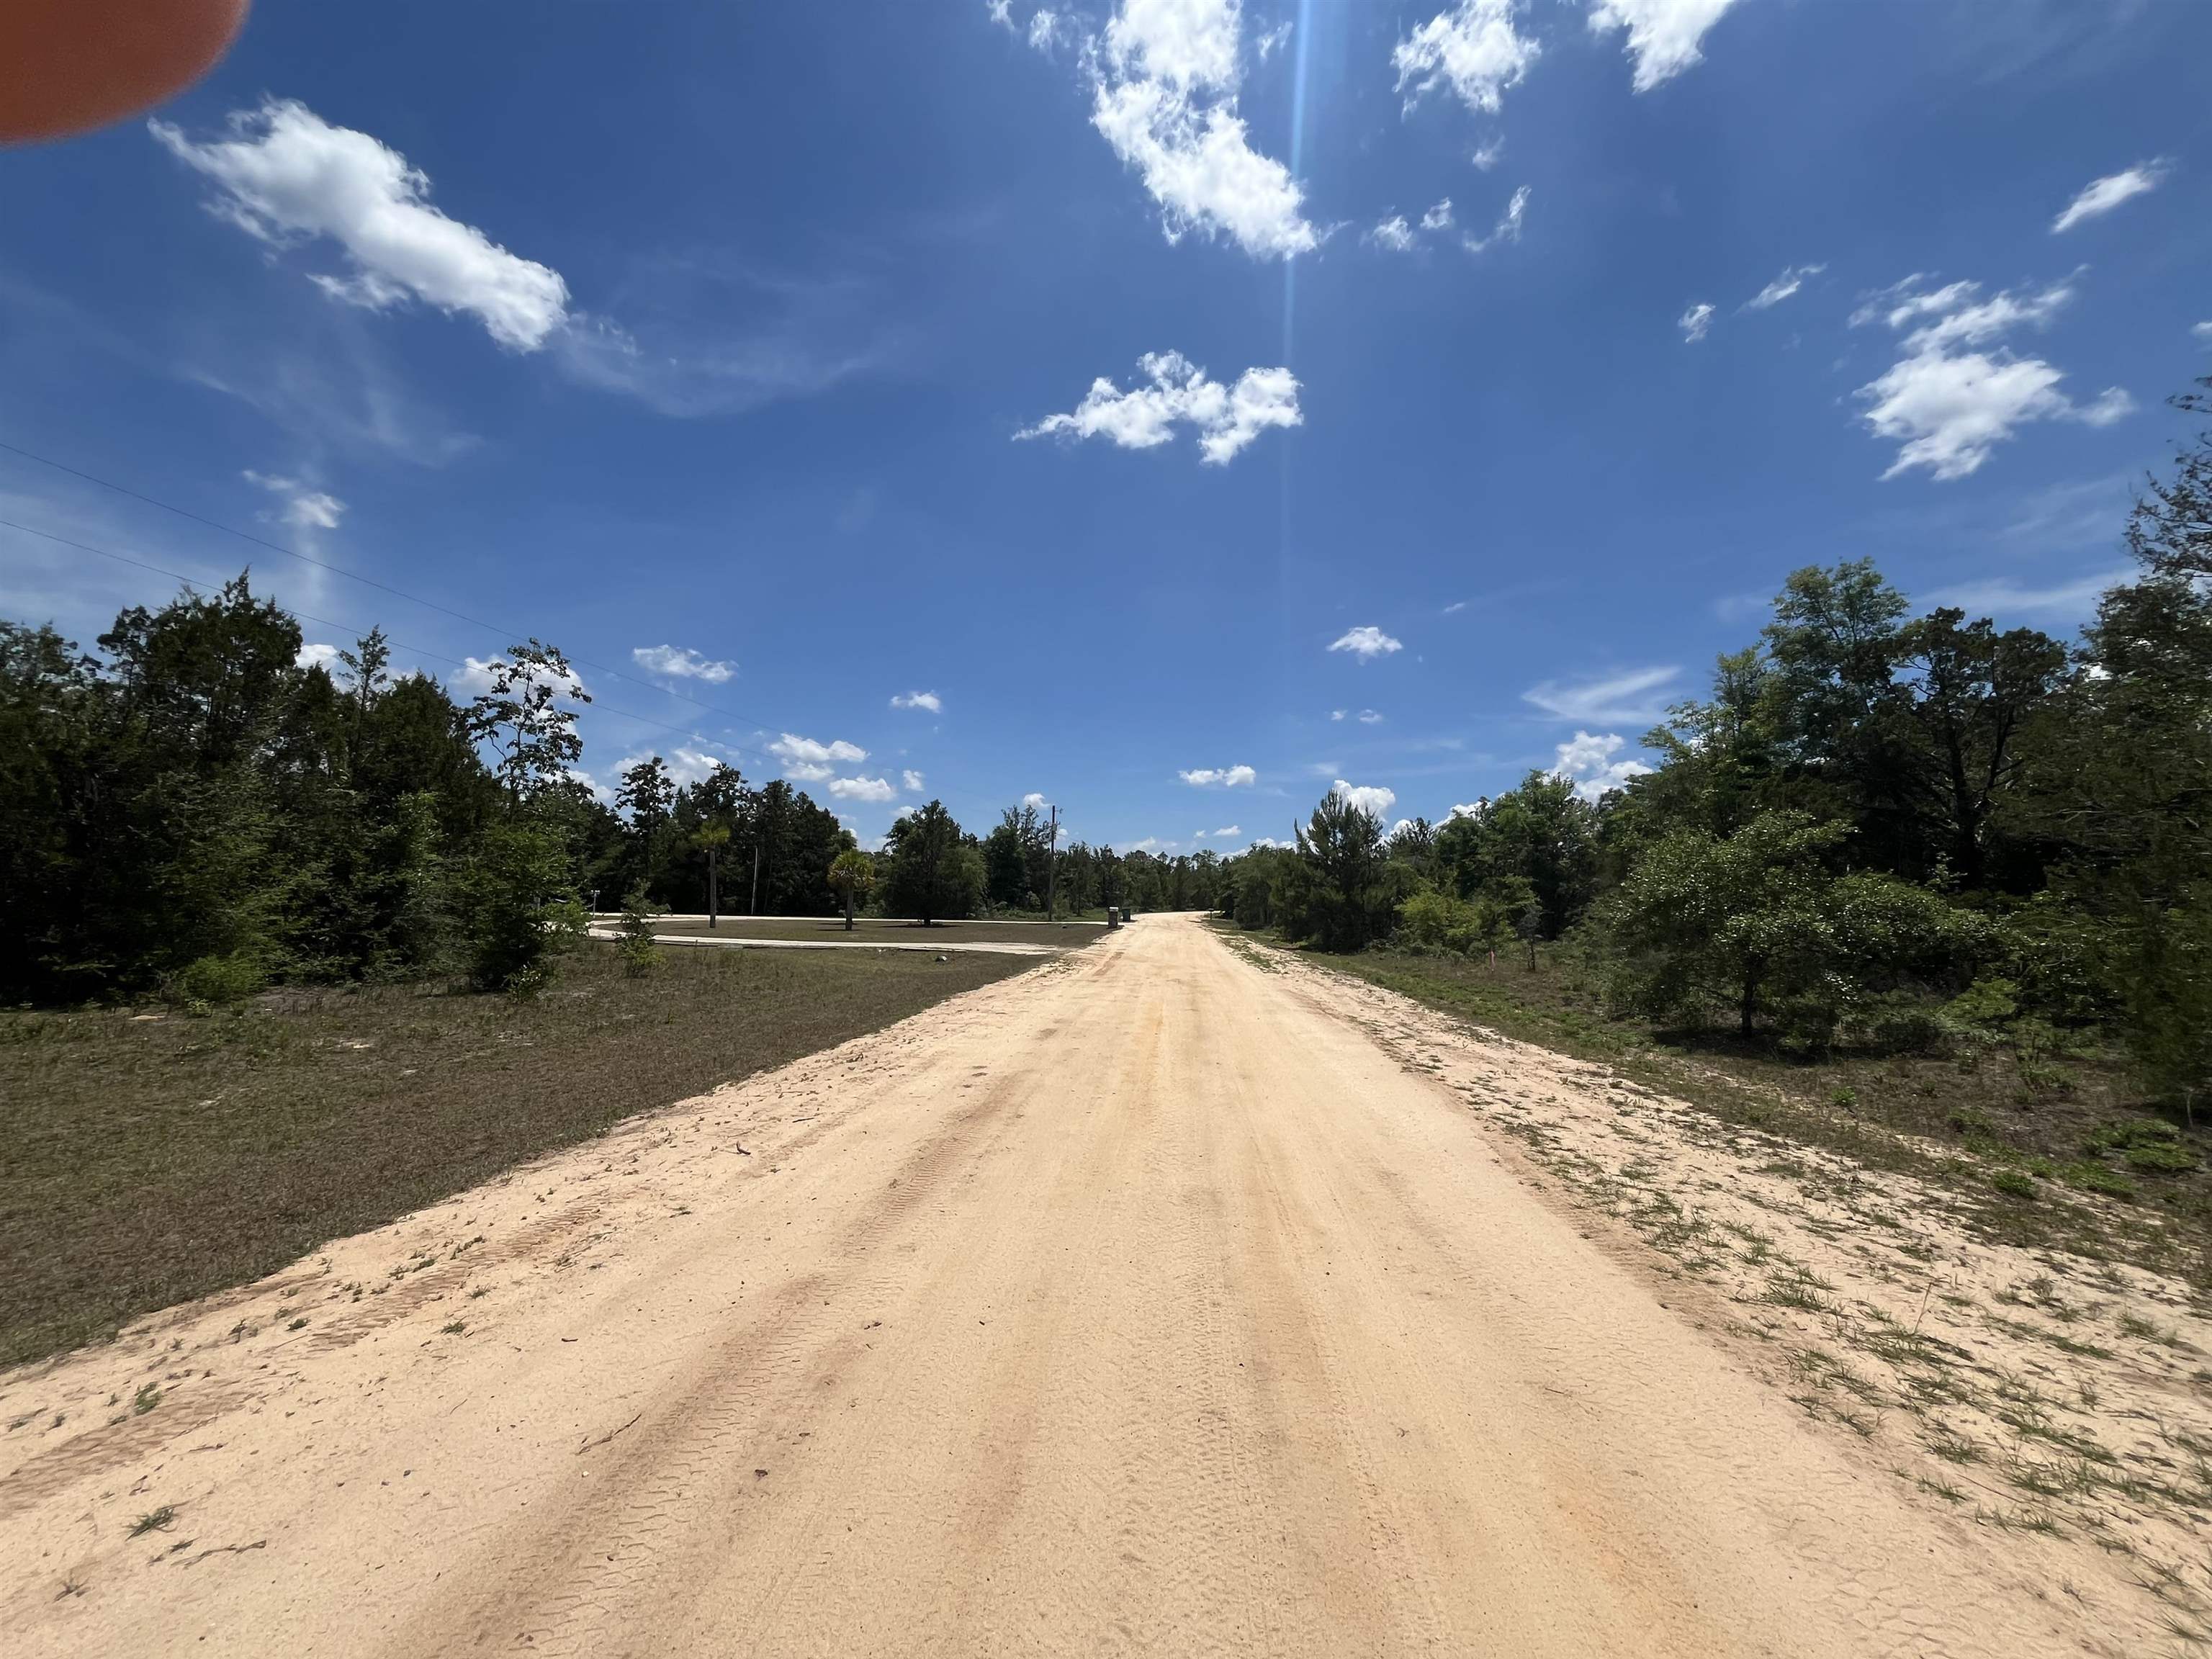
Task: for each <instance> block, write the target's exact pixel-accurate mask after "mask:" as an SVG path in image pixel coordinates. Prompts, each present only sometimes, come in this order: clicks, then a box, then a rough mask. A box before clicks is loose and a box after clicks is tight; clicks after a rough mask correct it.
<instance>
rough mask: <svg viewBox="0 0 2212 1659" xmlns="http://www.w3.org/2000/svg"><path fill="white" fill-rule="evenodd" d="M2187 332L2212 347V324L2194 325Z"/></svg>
mask: <svg viewBox="0 0 2212 1659" xmlns="http://www.w3.org/2000/svg"><path fill="white" fill-rule="evenodd" d="M2190 332H2191V334H2194V335H2195V336H2196V337H2197V338H2198V339H2200V340H2202V341H2203V342H2204V343H2206V344H2208V345H2212V322H2203V323H2197V324H2195V325H2192V326H2191V329H2190Z"/></svg>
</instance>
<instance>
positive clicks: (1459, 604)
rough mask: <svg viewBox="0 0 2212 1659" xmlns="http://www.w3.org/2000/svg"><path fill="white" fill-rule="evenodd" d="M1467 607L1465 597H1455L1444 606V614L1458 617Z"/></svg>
mask: <svg viewBox="0 0 2212 1659" xmlns="http://www.w3.org/2000/svg"><path fill="white" fill-rule="evenodd" d="M1466 609H1467V601H1466V600H1465V599H1454V600H1453V601H1452V602H1451V603H1450V604H1449V605H1446V606H1445V607H1444V608H1443V613H1442V614H1443V615H1444V616H1447V617H1456V616H1457V615H1458V614H1459V613H1460V612H1461V611H1464V610H1466Z"/></svg>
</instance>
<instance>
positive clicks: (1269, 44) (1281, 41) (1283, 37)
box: [1252, 23, 1291, 64]
mask: <svg viewBox="0 0 2212 1659" xmlns="http://www.w3.org/2000/svg"><path fill="white" fill-rule="evenodd" d="M1290 38H1291V25H1290V24H1288V23H1279V24H1277V25H1276V26H1275V27H1273V28H1271V29H1269V30H1268V31H1267V33H1265V34H1263V35H1261V37H1260V38H1259V39H1258V40H1255V41H1254V42H1253V43H1252V45H1253V46H1254V47H1255V48H1256V49H1257V50H1258V52H1259V54H1260V61H1261V63H1263V64H1264V63H1266V62H1267V60H1268V59H1269V58H1272V57H1273V56H1274V55H1275V54H1276V53H1277V52H1280V51H1281V50H1282V49H1283V47H1284V46H1285V44H1287V43H1288V41H1289V40H1290Z"/></svg>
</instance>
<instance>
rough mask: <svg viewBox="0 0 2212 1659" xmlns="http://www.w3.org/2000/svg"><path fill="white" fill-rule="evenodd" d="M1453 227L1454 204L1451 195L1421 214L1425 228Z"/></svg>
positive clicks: (1440, 228) (1445, 228)
mask: <svg viewBox="0 0 2212 1659" xmlns="http://www.w3.org/2000/svg"><path fill="white" fill-rule="evenodd" d="M1421 228H1422V229H1423V230H1449V229H1450V228H1452V204H1451V197H1449V196H1447V197H1444V199H1443V201H1441V202H1439V203H1437V204H1436V205H1435V206H1434V207H1432V208H1431V209H1430V210H1428V211H1427V212H1426V213H1424V214H1423V215H1422V216H1421Z"/></svg>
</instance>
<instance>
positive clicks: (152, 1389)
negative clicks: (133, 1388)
mask: <svg viewBox="0 0 2212 1659" xmlns="http://www.w3.org/2000/svg"><path fill="white" fill-rule="evenodd" d="M160 1404H161V1389H160V1387H159V1386H158V1385H157V1384H155V1383H144V1384H142V1385H141V1386H140V1388H139V1389H138V1392H137V1394H136V1395H132V1396H131V1415H132V1416H133V1417H143V1416H145V1414H146V1413H148V1412H150V1411H152V1410H153V1409H154V1407H156V1406H158V1405H160Z"/></svg>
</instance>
